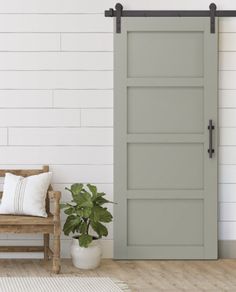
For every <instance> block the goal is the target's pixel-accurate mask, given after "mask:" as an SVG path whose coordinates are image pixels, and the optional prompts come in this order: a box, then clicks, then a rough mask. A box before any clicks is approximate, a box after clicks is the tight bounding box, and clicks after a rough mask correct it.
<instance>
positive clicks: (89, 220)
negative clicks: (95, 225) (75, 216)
mask: <svg viewBox="0 0 236 292" xmlns="http://www.w3.org/2000/svg"><path fill="white" fill-rule="evenodd" d="M89 225H90V220H89V222H88V225H87V232H86V233H87V234H88V232H89Z"/></svg>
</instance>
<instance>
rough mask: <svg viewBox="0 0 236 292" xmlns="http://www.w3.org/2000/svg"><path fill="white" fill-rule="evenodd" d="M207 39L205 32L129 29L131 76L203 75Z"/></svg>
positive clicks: (129, 66)
mask: <svg viewBox="0 0 236 292" xmlns="http://www.w3.org/2000/svg"><path fill="white" fill-rule="evenodd" d="M203 39H204V35H203V32H178V31H176V32H166V31H158V32H156V31H151V32H150V31H148V32H142V31H139V32H128V35H127V42H128V45H127V49H128V76H129V77H157V76H159V77H166V76H168V77H176V76H178V77H184V76H192V77H199V76H202V75H203V62H199V60H203V50H204V46H203ZM167 55H168V58H166V56H167Z"/></svg>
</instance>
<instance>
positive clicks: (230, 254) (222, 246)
mask: <svg viewBox="0 0 236 292" xmlns="http://www.w3.org/2000/svg"><path fill="white" fill-rule="evenodd" d="M218 250H219V258H220V259H236V240H219V242H218Z"/></svg>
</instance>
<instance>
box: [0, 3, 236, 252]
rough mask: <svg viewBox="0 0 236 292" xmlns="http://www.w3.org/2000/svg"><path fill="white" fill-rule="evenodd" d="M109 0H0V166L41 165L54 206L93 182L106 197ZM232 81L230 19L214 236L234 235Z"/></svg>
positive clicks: (234, 56)
mask: <svg viewBox="0 0 236 292" xmlns="http://www.w3.org/2000/svg"><path fill="white" fill-rule="evenodd" d="M116 2H117V1H113V0H112V1H111V0H100V1H95V0H93V1H78V0H59V1H58V0H50V1H48V0H8V1H5V0H0V11H1V14H0V154H1V155H0V167H2V168H6V167H7V166H8V167H9V168H12V167H13V166H15V167H18V168H23V167H25V168H30V167H34V166H35V167H38V166H41V165H42V164H47V163H48V164H50V168H51V170H52V171H53V173H54V176H53V183H54V187H55V189H58V190H60V191H62V192H63V200H68V199H69V198H70V194H69V192H66V191H65V190H64V188H65V187H66V186H68V185H70V184H71V183H74V182H85V183H87V182H91V183H96V184H98V187H99V189H100V190H101V191H105V192H107V193H108V195H109V196H108V198H109V199H111V200H112V199H113V185H112V183H113V169H112V168H113V167H112V164H113V147H112V145H113V128H112V127H113V111H112V108H113V49H114V48H113V35H112V31H113V19H111V18H104V10H105V9H108V8H110V7H114V5H115V3H116ZM122 4H123V5H124V8H125V9H157V10H162V9H177V10H182V9H183V10H184V9H187V10H192V9H197V10H200V9H206V10H208V6H209V2H206V1H205V0H199V1H188V0H182V1H175V2H173V1H170V0H165V1H164V0H161V1H156V0H150V1H144V0H143V1H131V0H125V1H123V2H122ZM217 8H218V9H225V10H227V9H236V5H235V3H233V1H229V0H226V1H225V0H224V1H223V0H220V1H218V3H217ZM235 80H236V18H224V19H223V18H222V19H221V20H220V35H219V145H220V148H219V164H220V165H219V239H221V240H235V239H236V216H235V214H236V82H235ZM2 183H3V181H2V180H1V181H0V187H1V188H2ZM110 208H112V206H111V207H110ZM64 219H65V218H64V215H63V220H64ZM109 230H110V234H109V239H108V240H104V242H105V245H104V246H106V247H107V249H106V250H105V251H104V252H105V256H112V238H113V234H112V224H110V225H109ZM14 236H15V235H11V234H6V235H1V237H0V239H1V240H4V242H6V243H7V244H9V245H11V244H14V241H15V240H17V241H18V242H19V244H22V245H25V244H26V243H27V242H28V243H29V244H30V245H32V244H33V245H34V244H35V245H38V243H39V242H40V238H39V237H37V236H36V237H35V238H32V237H31V235H27V237H26V238H23V237H17V236H16V237H14ZM69 245H70V239H69V238H67V237H65V236H63V240H62V255H64V256H68V255H69V254H68V249H69ZM22 255H23V254H19V255H13V256H17V257H20V256H22ZM0 256H2V254H1V255H0ZM4 256H5V255H4ZM7 256H9V255H7ZM32 256H35V254H34V255H32Z"/></svg>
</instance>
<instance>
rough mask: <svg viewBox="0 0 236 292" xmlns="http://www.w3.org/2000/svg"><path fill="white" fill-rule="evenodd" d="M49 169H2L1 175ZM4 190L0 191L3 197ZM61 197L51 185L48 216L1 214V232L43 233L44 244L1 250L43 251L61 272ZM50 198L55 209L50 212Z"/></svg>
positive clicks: (57, 271) (55, 268)
mask: <svg viewBox="0 0 236 292" xmlns="http://www.w3.org/2000/svg"><path fill="white" fill-rule="evenodd" d="M48 171H49V166H48V165H45V166H43V168H42V169H1V170H0V177H4V176H5V174H6V173H7V172H8V173H12V174H15V175H21V176H23V177H27V176H30V175H36V174H40V173H44V172H48ZM2 194H3V192H0V197H2ZM60 198H61V192H55V191H53V189H52V187H51V186H50V187H49V189H48V193H47V197H46V212H47V214H48V217H47V218H42V217H35V216H21V215H19V216H18V215H0V233H41V234H43V242H44V245H43V246H0V252H43V253H44V259H45V260H48V259H49V258H50V257H51V258H52V271H53V272H54V273H56V274H58V273H59V272H60V234H61V226H60ZM50 200H53V204H54V208H53V209H54V210H53V213H51V212H50ZM50 234H52V236H53V251H52V250H51V249H50V247H49V239H50Z"/></svg>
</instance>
